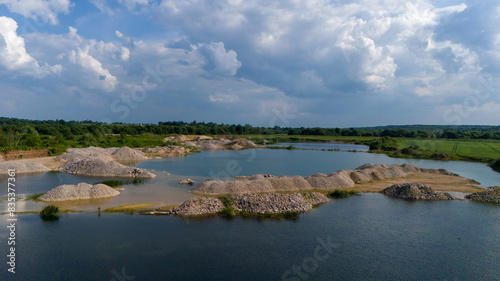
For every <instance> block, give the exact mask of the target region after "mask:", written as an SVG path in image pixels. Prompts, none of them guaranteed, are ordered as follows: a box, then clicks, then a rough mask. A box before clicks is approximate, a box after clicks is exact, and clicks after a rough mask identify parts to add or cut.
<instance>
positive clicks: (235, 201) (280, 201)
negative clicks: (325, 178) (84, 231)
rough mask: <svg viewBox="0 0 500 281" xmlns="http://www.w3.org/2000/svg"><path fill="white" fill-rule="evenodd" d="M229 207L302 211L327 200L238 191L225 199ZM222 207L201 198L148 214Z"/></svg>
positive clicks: (316, 196)
mask: <svg viewBox="0 0 500 281" xmlns="http://www.w3.org/2000/svg"><path fill="white" fill-rule="evenodd" d="M228 199H229V200H230V201H231V202H232V205H233V208H234V209H235V210H237V211H239V212H246V213H250V214H279V213H284V212H294V213H302V212H306V211H309V210H310V209H312V208H313V207H314V206H316V205H318V204H322V203H326V202H328V201H330V199H328V198H327V197H326V196H325V195H323V194H321V193H318V192H312V193H294V194H282V193H268V194H240V195H234V196H231V197H229V198H228ZM223 209H224V204H223V203H222V201H221V200H220V199H218V198H211V197H201V198H193V199H189V200H187V201H185V202H184V203H182V205H180V206H179V207H176V208H173V209H171V210H153V211H152V212H150V213H149V214H157V215H160V214H162V215H180V216H200V215H211V214H217V213H218V212H220V211H222V210H223Z"/></svg>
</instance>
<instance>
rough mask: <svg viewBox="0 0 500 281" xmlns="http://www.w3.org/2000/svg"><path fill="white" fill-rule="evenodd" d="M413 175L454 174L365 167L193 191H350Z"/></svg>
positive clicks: (251, 180) (210, 184)
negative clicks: (345, 189)
mask: <svg viewBox="0 0 500 281" xmlns="http://www.w3.org/2000/svg"><path fill="white" fill-rule="evenodd" d="M414 173H439V174H443V175H454V176H458V175H456V174H453V173H450V172H448V171H446V170H443V169H440V170H434V169H420V168H418V167H416V166H413V165H409V164H403V165H383V164H365V165H363V166H360V167H359V168H357V169H355V170H340V171H337V172H334V173H331V174H328V175H325V174H314V175H312V176H308V177H305V178H303V177H300V176H295V177H287V176H282V177H273V176H272V175H260V174H259V175H253V176H250V177H248V178H247V179H244V180H234V181H206V182H203V183H201V184H199V185H198V186H196V187H195V188H194V189H193V190H191V192H193V193H199V194H210V195H223V194H244V193H266V192H281V191H284V192H294V191H306V190H331V189H338V188H351V187H354V185H355V184H360V183H366V182H370V181H377V180H384V179H391V178H403V177H405V176H407V175H409V174H414Z"/></svg>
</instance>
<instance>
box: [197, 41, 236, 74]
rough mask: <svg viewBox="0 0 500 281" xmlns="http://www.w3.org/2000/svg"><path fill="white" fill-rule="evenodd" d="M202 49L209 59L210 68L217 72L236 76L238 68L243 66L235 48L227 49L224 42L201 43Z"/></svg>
mask: <svg viewBox="0 0 500 281" xmlns="http://www.w3.org/2000/svg"><path fill="white" fill-rule="evenodd" d="M201 49H202V50H203V51H204V53H205V54H206V57H207V59H208V61H209V66H208V67H209V69H210V70H211V71H212V72H213V73H215V74H218V75H224V76H234V75H236V72H237V71H238V68H240V67H241V62H239V61H238V58H237V54H236V52H235V51H233V50H229V51H226V49H225V48H224V43H222V42H210V43H209V44H204V45H201Z"/></svg>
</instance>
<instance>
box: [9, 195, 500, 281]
mask: <svg viewBox="0 0 500 281" xmlns="http://www.w3.org/2000/svg"><path fill="white" fill-rule="evenodd" d="M5 226H6V219H5V217H4V216H0V236H1V237H7V233H6V230H7V228H6V227H5ZM19 226H20V227H19V230H18V232H17V239H18V241H22V244H20V245H19V246H18V250H17V255H18V257H19V259H18V264H17V267H18V273H16V276H15V278H14V279H8V276H6V275H5V271H3V272H1V273H0V280H51V281H57V280H92V281H95V280H106V281H107V280H111V279H112V278H115V279H116V280H119V279H117V278H116V277H115V276H114V275H113V274H112V271H113V270H115V271H116V272H118V273H121V272H122V269H124V271H125V273H126V274H127V275H128V276H134V277H135V278H134V280H304V279H307V280H498V276H500V236H499V235H498V233H500V208H498V207H497V206H492V205H489V204H479V203H474V202H467V201H441V202H423V201H418V202H411V201H407V200H399V199H393V198H389V197H387V196H383V195H381V194H362V195H360V196H354V197H351V198H349V199H339V200H334V201H333V202H330V203H327V204H324V205H322V206H320V207H318V208H315V209H313V210H312V211H310V212H308V213H305V214H302V215H300V216H299V218H298V219H297V220H294V221H290V220H256V219H250V218H234V219H232V220H226V219H224V218H220V217H209V218H202V219H195V218H193V219H189V220H185V219H183V218H180V217H172V216H140V215H132V216H130V215H125V214H108V213H103V214H102V215H101V216H97V214H68V215H66V214H63V215H62V216H61V218H60V219H59V221H57V222H42V221H41V220H40V218H39V217H38V216H37V215H22V216H20V217H19ZM3 241H4V242H5V240H3ZM320 241H330V242H331V244H328V242H327V244H326V245H325V244H321V243H320ZM21 245H22V246H21ZM322 245H324V246H322ZM329 245H332V246H331V247H329ZM318 246H319V247H321V248H320V250H316V248H317V247H318ZM6 248H7V244H6V243H0V252H1V253H6V251H7V249H6ZM325 249H326V250H325ZM315 251H316V252H315ZM318 251H319V255H321V256H322V257H325V258H324V259H315V253H317V252H318ZM327 251H328V252H327ZM326 253H328V256H326ZM316 256H318V254H317V255H316ZM3 260H5V258H4V259H3ZM3 260H2V261H3ZM303 264H305V266H306V268H307V269H308V271H305V270H304V269H303V268H304V267H303ZM3 268H5V267H3ZM294 268H301V271H300V272H301V273H302V274H307V276H308V278H300V277H299V275H297V273H293V269H294ZM313 269H314V270H313ZM287 270H290V271H292V274H290V275H288V276H289V278H288V279H287V278H285V279H282V276H283V275H284V274H285V272H287ZM304 276H305V275H304ZM292 278H295V279H292ZM122 279H123V278H122Z"/></svg>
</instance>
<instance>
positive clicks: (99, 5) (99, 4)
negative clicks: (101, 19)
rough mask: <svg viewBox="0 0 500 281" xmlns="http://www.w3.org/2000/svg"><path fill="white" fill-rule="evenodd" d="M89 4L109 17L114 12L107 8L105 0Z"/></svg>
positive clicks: (93, 0)
mask: <svg viewBox="0 0 500 281" xmlns="http://www.w3.org/2000/svg"><path fill="white" fill-rule="evenodd" d="M90 3H92V4H94V6H96V8H97V9H99V11H101V12H103V13H105V14H108V15H109V16H113V15H114V12H113V10H111V8H109V6H108V5H107V3H106V0H90Z"/></svg>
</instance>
